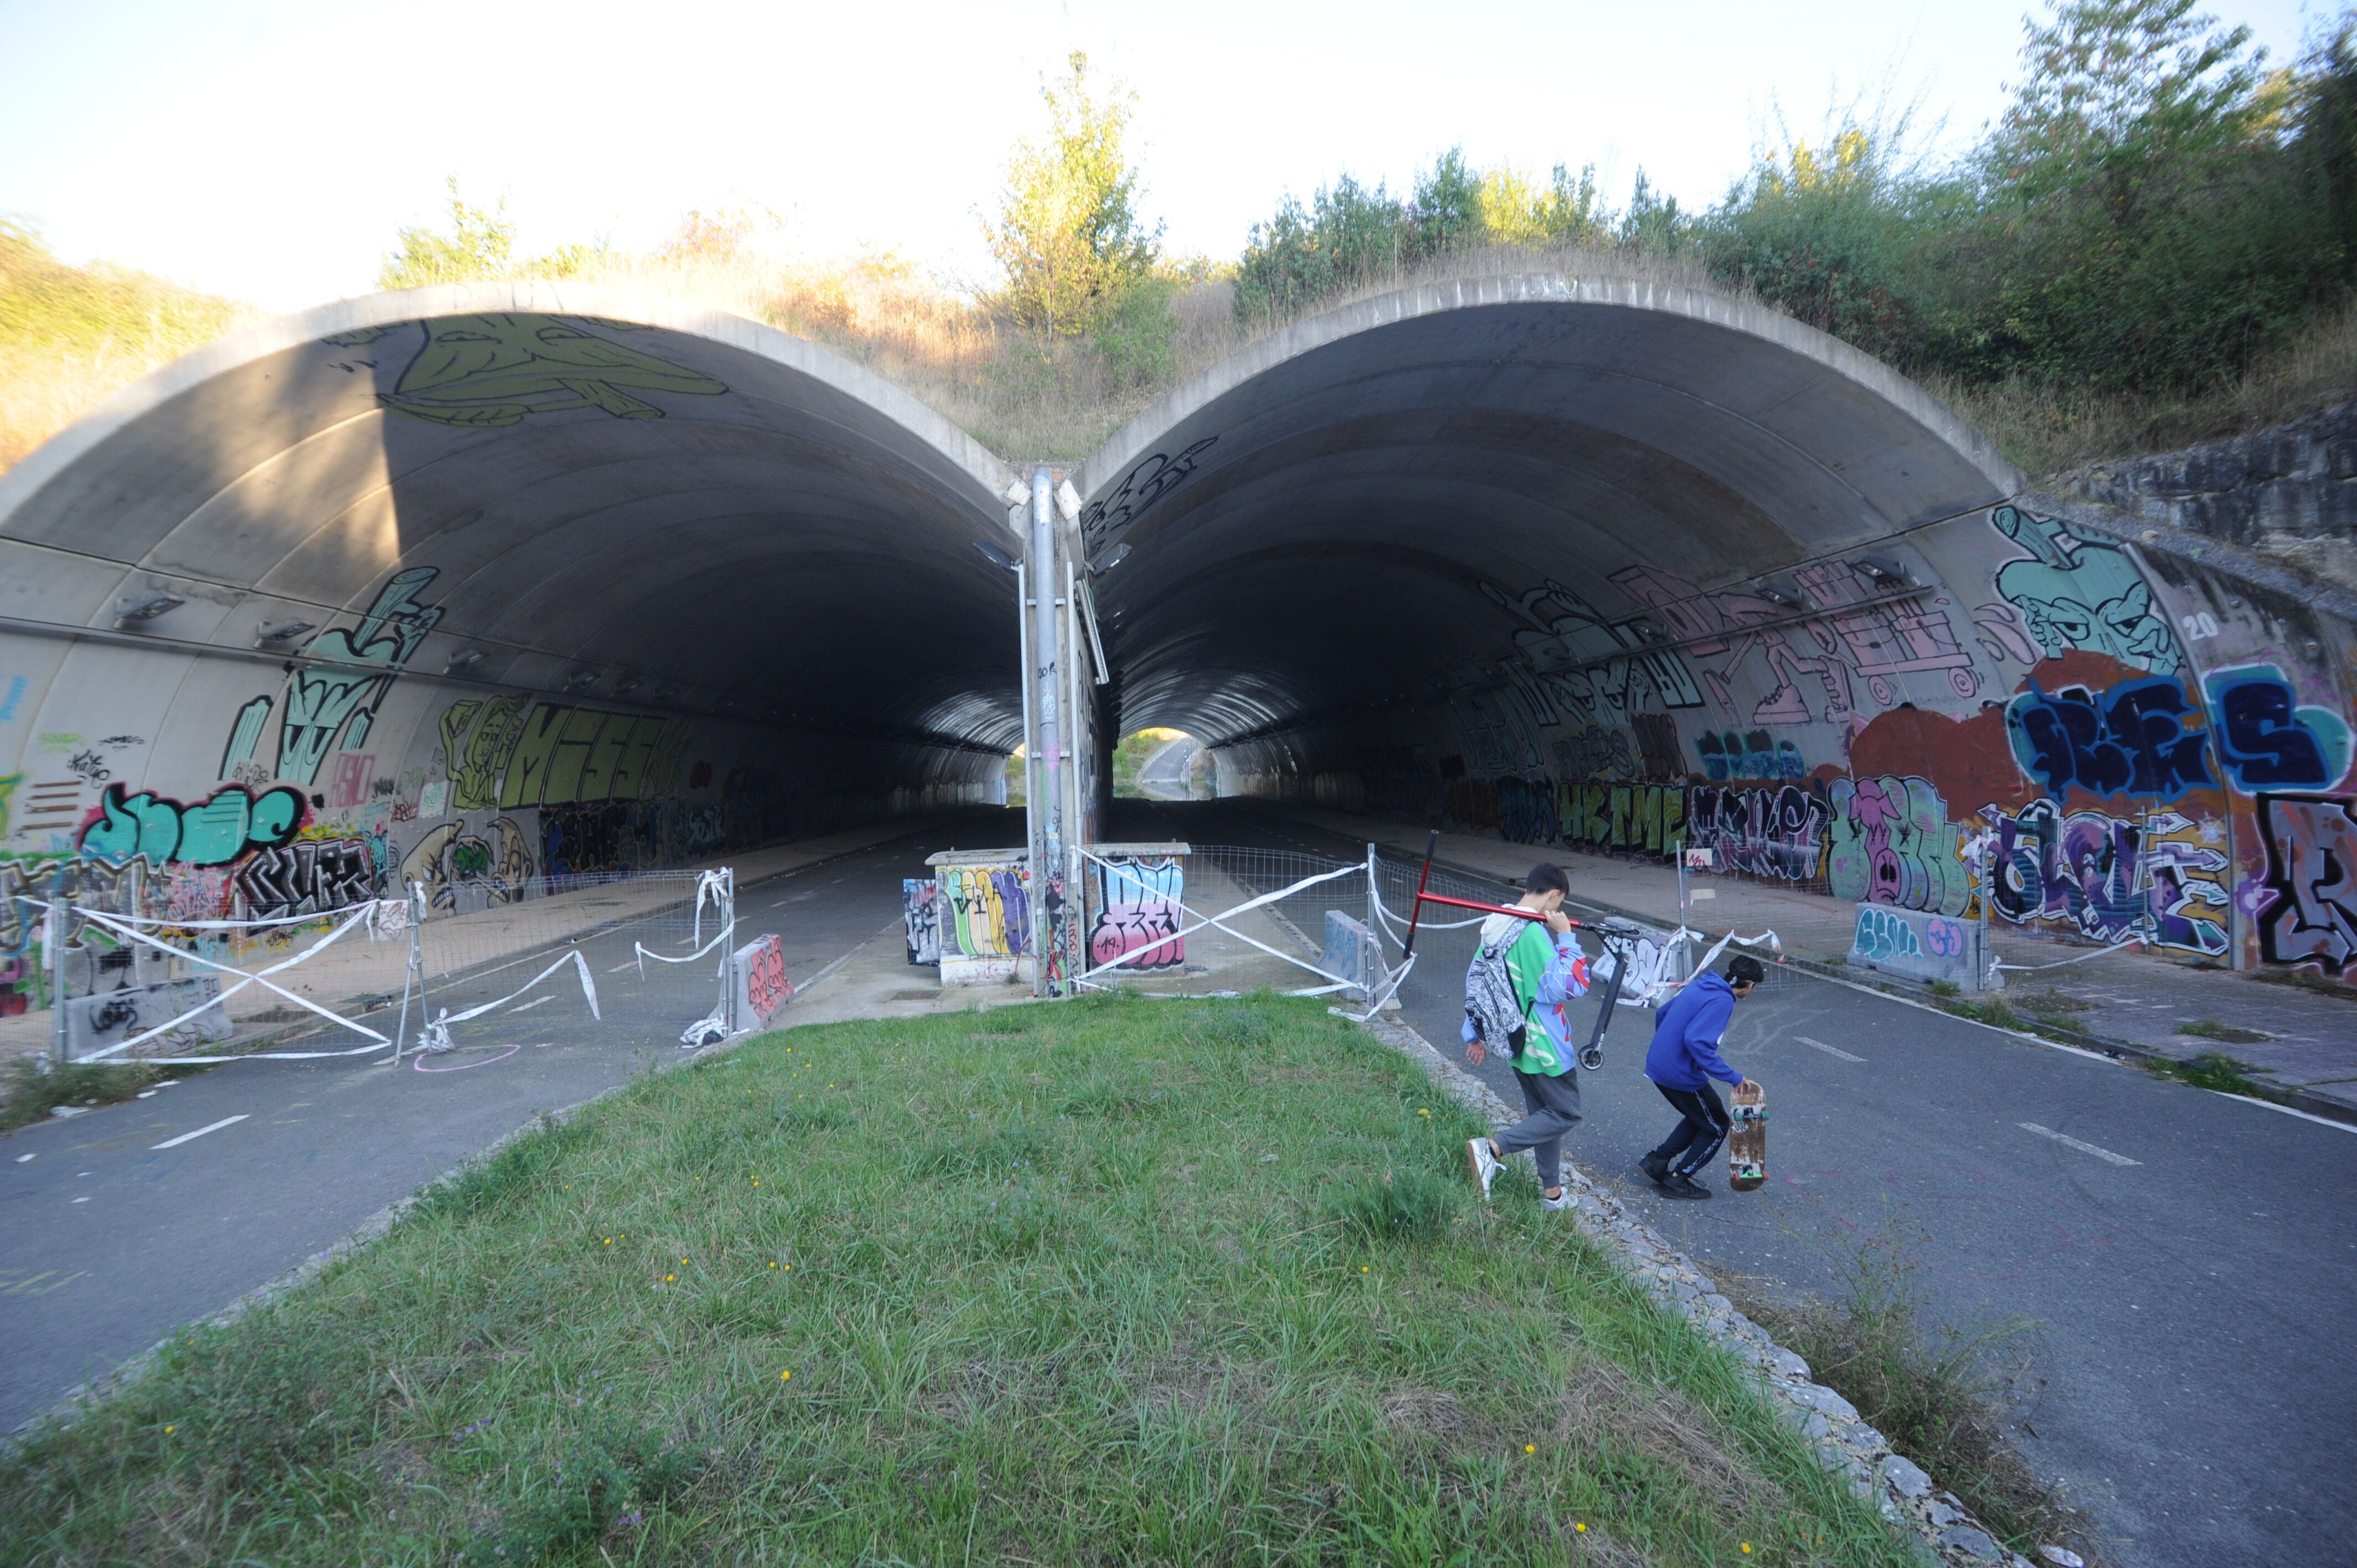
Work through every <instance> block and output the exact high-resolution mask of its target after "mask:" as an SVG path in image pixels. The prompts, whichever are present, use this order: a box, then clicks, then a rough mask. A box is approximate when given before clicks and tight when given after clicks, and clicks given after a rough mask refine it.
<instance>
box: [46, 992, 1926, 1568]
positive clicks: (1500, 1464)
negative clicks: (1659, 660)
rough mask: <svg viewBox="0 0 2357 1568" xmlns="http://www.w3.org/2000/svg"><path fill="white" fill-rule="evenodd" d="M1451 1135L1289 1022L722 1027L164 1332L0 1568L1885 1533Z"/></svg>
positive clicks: (1232, 1015) (1187, 1006)
mask: <svg viewBox="0 0 2357 1568" xmlns="http://www.w3.org/2000/svg"><path fill="white" fill-rule="evenodd" d="M1471 1131H1472V1128H1471V1126H1470V1125H1469V1122H1467V1120H1466V1118H1465V1117H1464V1115H1463V1113H1461V1112H1458V1111H1457V1110H1456V1109H1455V1108H1454V1107H1453V1106H1451V1105H1450V1104H1448V1102H1447V1101H1442V1100H1439V1099H1438V1098H1437V1097H1436V1096H1435V1095H1434V1094H1433V1093H1432V1092H1431V1090H1429V1089H1428V1088H1427V1086H1426V1081H1425V1079H1423V1077H1422V1075H1421V1074H1420V1073H1419V1072H1418V1071H1416V1070H1415V1069H1414V1068H1413V1067H1412V1066H1411V1065H1410V1064H1408V1063H1407V1062H1405V1060H1403V1059H1402V1058H1399V1057H1398V1056H1396V1055H1394V1053H1392V1052H1391V1051H1389V1050H1387V1049H1386V1048H1385V1047H1383V1046H1381V1045H1380V1044H1378V1043H1376V1042H1374V1041H1372V1040H1371V1039H1369V1038H1367V1037H1366V1036H1363V1035H1362V1034H1361V1033H1359V1032H1358V1031H1356V1030H1354V1029H1352V1028H1351V1027H1349V1026H1346V1025H1344V1024H1342V1023H1340V1021H1338V1020H1335V1019H1333V1018H1331V1017H1329V1016H1328V1015H1326V1014H1325V1013H1324V1012H1323V1011H1322V1009H1320V1008H1319V1007H1318V1006H1317V1005H1316V1004H1302V1003H1293V1002H1286V1001H1282V1000H1272V999H1267V998H1257V999H1253V1000H1248V1001H1242V1002H1229V1003H1205V1004H1194V1003H1157V1002H1148V1001H1142V1000H1129V1001H1115V1000H1103V1001H1098V1002H1092V1003H1086V1004H1074V1005H1065V1006H1056V1007H1036V1008H1017V1009H1007V1010H1001V1011H998V1012H995V1013H991V1014H988V1015H980V1016H977V1015H956V1016H947V1017H939V1018H931V1019H925V1020H920V1021H910V1022H901V1023H895V1024H882V1023H861V1024H846V1025H837V1026H822V1027H813V1028H806V1029H798V1030H793V1031H790V1032H787V1033H783V1034H779V1035H772V1036H767V1037H765V1038H763V1039H761V1040H759V1041H757V1042H754V1043H751V1044H749V1045H748V1046H746V1047H743V1048H741V1049H739V1050H738V1051H737V1052H735V1053H733V1054H732V1055H730V1056H727V1057H725V1058H720V1059H718V1060H716V1061H713V1062H709V1063H706V1064H705V1065H703V1066H700V1067H699V1068H697V1069H694V1070H693V1071H690V1072H685V1073H679V1074H673V1075H667V1076H665V1077H662V1078H660V1079H648V1080H643V1081H641V1082H640V1083H637V1084H635V1085H633V1086H631V1087H630V1089H628V1090H625V1091H623V1092H621V1093H619V1094H617V1095H615V1096H613V1097H612V1098H610V1099H609V1100H608V1101H604V1102H602V1103H600V1104H598V1105H597V1106H596V1107H594V1108H592V1109H591V1110H589V1111H588V1112H585V1113H584V1114H583V1115H581V1116H580V1117H578V1118H576V1120H574V1121H573V1122H570V1123H568V1124H566V1125H564V1126H562V1127H552V1128H548V1129H544V1130H543V1131H540V1132H538V1133H533V1134H532V1135H530V1136H527V1137H525V1138H523V1139H522V1140H521V1141H519V1142H517V1143H516V1144H512V1145H511V1146H510V1147H509V1148H508V1149H507V1150H506V1151H505V1152H504V1153H502V1154H501V1155H500V1156H499V1157H497V1158H496V1159H495V1160H492V1161H490V1163H488V1164H487V1165H483V1166H480V1167H478V1168H477V1169H475V1170H474V1171H472V1172H471V1173H469V1174H468V1175H467V1176H464V1177H463V1178H461V1179H459V1180H457V1181H456V1182H453V1183H451V1184H448V1185H447V1186H444V1187H439V1188H436V1189H435V1190H434V1191H433V1192H432V1193H431V1194H430V1195H429V1196H428V1197H427V1198H426V1200H425V1202H424V1203H422V1204H421V1205H420V1206H419V1207H418V1208H417V1209H416V1210H415V1211H414V1213H413V1214H412V1215H411V1217H410V1218H408V1219H405V1220H404V1222H403V1223H402V1224H400V1225H399V1226H397V1227H396V1228H395V1229H394V1230H393V1231H392V1233H391V1234H390V1235H389V1236H387V1237H386V1238H385V1239H384V1240H382V1241H380V1242H378V1243H377V1244H376V1245H375V1246H373V1247H371V1248H370V1249H369V1250H367V1251H364V1252H362V1253H361V1254H359V1255H358V1256H356V1257H354V1258H353V1259H351V1260H350V1261H348V1262H345V1263H344V1264H342V1265H341V1266H339V1267H338V1268H336V1269H335V1270H333V1271H332V1272H331V1273H328V1274H327V1275H326V1276H324V1277H323V1278H322V1279H321V1280H320V1281H319V1282H318V1283H316V1284H315V1285H313V1286H311V1287H309V1288H307V1289H305V1290H303V1291H300V1292H297V1293H296V1294H294V1295H292V1296H291V1297H289V1298H288V1299H286V1300H285V1301H283V1302H281V1303H280V1304H279V1305H275V1306H274V1307H272V1308H269V1309H266V1310H264V1311H262V1312H259V1313H257V1314H255V1315H253V1316H249V1317H247V1318H245V1319H243V1320H242V1321H241V1322H239V1323H237V1324H236V1325H234V1326H231V1327H228V1328H225V1329H219V1330H208V1331H199V1332H192V1333H189V1334H187V1335H184V1336H181V1337H177V1338H176V1339H175V1340H174V1341H173V1342H172V1343H171V1344H170V1345H169V1346H168V1347H167V1348H166V1349H165V1350H164V1351H163V1352H162V1354H161V1356H160V1358H159V1360H158V1362H157V1364H156V1368H155V1369H154V1370H153V1371H152V1372H151V1373H150V1375H148V1376H147V1377H145V1378H144V1379H142V1380H138V1381H137V1382H135V1384H134V1385H133V1386H131V1387H130V1388H129V1389H128V1390H127V1391H124V1392H122V1393H120V1394H118V1395H117V1396H116V1397H115V1398H113V1400H112V1401H110V1402H107V1403H106V1404H104V1405H103V1406H102V1407H100V1408H98V1409H96V1410H94V1411H91V1412H89V1413H88V1414H87V1415H86V1416H85V1418H84V1419H83V1420H82V1421H81V1423H80V1424H78V1425H76V1426H74V1427H72V1428H70V1429H69V1430H64V1431H48V1432H43V1433H41V1434H37V1435H36V1436H34V1437H32V1438H31V1439H30V1440H28V1442H27V1444H25V1446H24V1447H23V1448H22V1449H21V1450H20V1451H19V1452H18V1453H17V1454H16V1455H14V1456H12V1457H11V1458H9V1459H8V1460H7V1461H6V1462H5V1465H0V1562H5V1563H75V1564H96V1563H160V1562H173V1563H194V1562H221V1563H228V1562H253V1563H271V1564H281V1563H356V1562H368V1563H419V1564H424V1563H452V1562H462V1563H509V1564H521V1563H598V1562H622V1561H633V1562H688V1561H694V1562H712V1563H720V1562H726V1563H740V1562H742V1563H753V1562H760V1563H830V1564H832V1563H969V1562H971V1563H994V1562H995V1563H1024V1562H1030V1563H1059V1564H1065V1563H1190V1564H1192V1563H1351V1564H1360V1563H1365V1564H1373V1563H1401V1564H1407V1563H1415V1564H1429V1563H1587V1562H1594V1563H1620V1564H1639V1563H1656V1564H1665V1565H1666V1564H1687V1563H1696V1564H1699V1563H1890V1564H1893V1565H1896V1564H1899V1563H1905V1562H1908V1561H1909V1560H1910V1559H1909V1553H1908V1551H1907V1548H1906V1547H1905V1545H1904V1543H1903V1542H1902V1541H1900V1539H1899V1538H1898V1537H1897V1536H1896V1535H1895V1534H1894V1533H1893V1532H1892V1531H1891V1530H1890V1529H1889V1527H1887V1526H1886V1525H1885V1524H1884V1523H1883V1522H1882V1521H1881V1520H1879V1519H1878V1517H1877V1516H1876V1515H1875V1514H1874V1513H1873V1511H1872V1510H1871V1509H1870V1508H1868V1507H1867V1505H1865V1504H1862V1503H1859V1502H1857V1500H1855V1499H1854V1498H1851V1497H1850V1496H1849V1495H1848V1493H1847V1492H1846V1489H1844V1487H1842V1486H1841V1484H1840V1483H1838V1482H1837V1481H1836V1480H1835V1479H1834V1478H1833V1477H1830V1476H1829V1475H1827V1474H1825V1473H1824V1471H1822V1470H1820V1469H1819V1468H1818V1467H1817V1466H1815V1465H1814V1464H1813V1462H1812V1461H1811V1459H1810V1457H1809V1456H1808V1455H1807V1452H1806V1450H1805V1448H1804V1446H1803V1443H1802V1440H1801V1439H1800V1438H1799V1437H1798V1436H1797V1435H1796V1434H1793V1433H1792V1431H1791V1430H1790V1429H1788V1428H1786V1427H1784V1426H1782V1425H1780V1424H1779V1423H1777V1421H1776V1420H1775V1419H1774V1417H1773V1416H1772V1415H1771V1414H1770V1412H1769V1410H1768V1408H1767V1406H1766V1405H1765V1404H1764V1402H1762V1401H1761V1400H1760V1398H1759V1397H1758V1396H1757V1395H1756V1394H1755V1393H1754V1392H1753V1391H1752V1387H1751V1385H1749V1383H1747V1382H1746V1380H1745V1378H1744V1376H1743V1375H1742V1374H1741V1373H1739V1372H1738V1369H1737V1366H1736V1364H1735V1363H1733V1362H1731V1361H1730V1360H1728V1359H1727V1358H1726V1357H1725V1356H1724V1354H1723V1352H1721V1351H1719V1350H1718V1349H1717V1348H1715V1347H1712V1346H1709V1345H1706V1343H1704V1341H1703V1340H1702V1339H1701V1338H1700V1337H1697V1336H1695V1334H1693V1333H1692V1332H1691V1331H1690V1330H1689V1329H1688V1328H1687V1327H1686V1326H1684V1324H1683V1323H1682V1322H1680V1321H1679V1320H1678V1319H1676V1318H1674V1316H1669V1315H1667V1314H1665V1313H1663V1312H1662V1311H1661V1310H1660V1309H1658V1308H1656V1307H1655V1306H1653V1305H1652V1303H1651V1302H1650V1301H1648V1300H1647V1299H1646V1298H1645V1297H1644V1296H1643V1295H1642V1294H1640V1293H1639V1292H1638V1291H1637V1290H1636V1289H1635V1288H1634V1287H1633V1286H1632V1285H1631V1284H1630V1283H1626V1282H1625V1281H1624V1280H1623V1279H1622V1278H1621V1277H1620V1276H1619V1275H1617V1274H1616V1273H1614V1272H1613V1270H1612V1269H1611V1268H1610V1266H1609V1264H1608V1263H1607V1262H1606V1261H1605V1260H1604V1258H1603V1257H1602V1256H1601V1255H1600V1254H1598V1252H1597V1251H1593V1250H1592V1249H1591V1248H1590V1247H1589V1246H1588V1245H1587V1243H1586V1242H1585V1241H1584V1240H1581V1238H1580V1237H1579V1236H1578V1234H1577V1232H1576V1231H1575V1230H1572V1229H1570V1228H1569V1227H1567V1226H1566V1225H1565V1224H1563V1223H1562V1222H1561V1221H1560V1220H1550V1219H1547V1218H1546V1217H1544V1216H1543V1215H1542V1214H1541V1213H1540V1212H1539V1210H1538V1207H1537V1204H1536V1201H1535V1193H1534V1189H1533V1188H1532V1187H1531V1186H1530V1182H1529V1178H1528V1177H1527V1176H1510V1177H1508V1178H1506V1180H1505V1181H1504V1182H1503V1183H1501V1192H1500V1197H1499V1201H1497V1202H1495V1203H1494V1204H1491V1205H1490V1206H1487V1207H1484V1206H1480V1205H1478V1204H1475V1203H1472V1202H1470V1201H1469V1192H1468V1190H1467V1187H1466V1186H1465V1184H1464V1183H1463V1181H1462V1179H1461V1177H1460V1176H1458V1172H1457V1165H1456V1162H1457V1159H1458V1152H1459V1147H1460V1145H1459V1140H1461V1139H1462V1138H1464V1137H1466V1136H1467V1135H1469V1133H1470V1132H1471ZM1517 1183H1519V1186H1517V1185H1516V1184H1517Z"/></svg>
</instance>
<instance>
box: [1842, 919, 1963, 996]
mask: <svg viewBox="0 0 2357 1568" xmlns="http://www.w3.org/2000/svg"><path fill="white" fill-rule="evenodd" d="M1849 961H1850V962H1852V963H1854V964H1856V965H1857V966H1858V967H1859V968H1861V969H1871V970H1876V971H1878V972H1881V973H1884V974H1897V975H1903V976H1905V977H1906V978H1908V979H1910V980H1926V981H1929V980H1945V981H1948V982H1951V983H1953V984H1954V985H1956V986H1957V987H1958V988H1960V989H1962V990H1965V991H1978V990H1979V989H1981V983H1982V976H1983V975H1985V974H1986V972H1987V971H1988V964H1987V961H1986V958H1985V957H1984V955H1983V954H1982V952H1981V929H1980V926H1979V924H1978V923H1977V922H1975V921H1972V920H1964V919H1959V918H1956V917H1954V916H1953V915H1937V914H1928V913H1926V912H1924V911H1922V910H1920V909H1900V908H1894V907H1893V906H1891V905H1889V904H1860V905H1859V906H1858V907H1857V928H1856V930H1855V932H1854V933H1853V934H1852V936H1851V938H1850V946H1849Z"/></svg>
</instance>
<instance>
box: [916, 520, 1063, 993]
mask: <svg viewBox="0 0 2357 1568" xmlns="http://www.w3.org/2000/svg"><path fill="white" fill-rule="evenodd" d="M1030 584H1031V578H1030V571H1029V568H1028V567H1027V566H1025V565H1024V564H1022V563H1020V562H1017V564H1016V567H1015V640H1016V643H1017V647H1018V649H1019V650H1020V655H1021V658H1022V660H1023V679H1022V682H1020V684H1021V685H1022V687H1023V881H1024V883H1025V886H1026V887H1027V888H1028V916H1029V918H1027V919H1026V920H1025V921H1024V922H1023V942H1024V945H1025V946H1026V947H1028V948H1029V949H1030V950H1031V993H1032V994H1033V995H1035V996H1036V995H1038V994H1039V977H1040V976H1041V975H1042V974H1044V973H1046V972H1047V970H1048V950H1047V948H1046V946H1045V945H1044V944H1043V943H1042V942H1041V941H1040V940H1039V912H1040V909H1041V908H1043V904H1042V899H1041V893H1042V890H1043V889H1045V888H1046V886H1048V879H1047V877H1046V875H1044V874H1042V872H1041V871H1040V869H1039V867H1040V864H1041V862H1040V855H1041V854H1042V842H1041V839H1040V836H1039V688H1038V685H1037V683H1036V682H1033V680H1032V679H1031V586H1030ZM939 880H940V879H939V878H938V877H936V878H935V881H936V882H938V881H939Z"/></svg>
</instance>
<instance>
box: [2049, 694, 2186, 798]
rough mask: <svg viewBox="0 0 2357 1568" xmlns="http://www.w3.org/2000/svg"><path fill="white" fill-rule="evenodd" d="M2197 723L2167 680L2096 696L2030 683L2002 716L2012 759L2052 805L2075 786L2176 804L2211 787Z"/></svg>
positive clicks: (2097, 791)
mask: <svg viewBox="0 0 2357 1568" xmlns="http://www.w3.org/2000/svg"><path fill="white" fill-rule="evenodd" d="M2189 718H2190V719H2192V720H2193V721H2194V724H2193V725H2191V726H2189V725H2188V724H2187V720H2188V719H2189ZM2200 719H2201V711H2200V710H2199V709H2198V708H2195V707H2194V706H2193V704H2192V703H2189V702H2188V701H2186V697H2185V688H2184V687H2183V686H2182V685H2180V684H2179V683H2178V682H2177V681H2176V680H2175V679H2174V678H2173V677H2170V676H2166V675H2154V676H2148V677H2146V678H2144V679H2142V680H2136V681H2124V682H2120V683H2119V684H2118V685H2116V686H2114V687H2112V688H2111V689H2110V690H2109V691H2107V692H2105V693H2104V694H2103V695H2102V696H2100V697H2098V696H2095V695H2094V694H2093V693H2090V692H2088V691H2087V690H2086V689H2085V688H2084V687H2071V688H2068V689H2065V690H2063V691H2060V692H2043V691H2040V689H2039V688H2038V685H2037V683H2036V682H2031V683H2030V687H2029V690H2028V691H2027V692H2024V693H2021V694H2020V695H2019V696H2018V697H2016V698H2014V699H2013V701H2012V702H2010V703H2007V705H2006V712H2005V723H2006V735H2007V738H2008V739H2009V740H2010V741H2011V742H2012V744H2013V755H2014V759H2015V761H2017V762H2018V763H2019V764H2020V767H2021V771H2022V772H2023V773H2024V774H2025V775H2026V776H2028V777H2029V778H2031V779H2036V780H2037V781H2038V783H2039V785H2040V788H2041V789H2045V790H2046V792H2047V793H2048V794H2050V795H2051V796H2053V797H2054V798H2055V799H2056V800H2061V799H2062V798H2063V796H2064V795H2065V794H2066V793H2067V792H2068V791H2069V790H2071V789H2084V790H2086V791H2087V792H2088V793H2089V794H2091V795H2143V796H2150V797H2153V798H2155V799H2157V800H2176V799H2177V798H2178V797H2179V796H2180V795H2182V794H2184V793H2185V792H2186V791H2187V790H2188V789H2215V788H2217V784H2218V780H2217V779H2214V778H2212V776H2211V773H2210V757H2209V744H2210V743H2209V736H2208V735H2207V734H2206V733H2204V732H2203V731H2202V730H2201V728H2200V727H2198V726H2199V723H2200Z"/></svg>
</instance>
